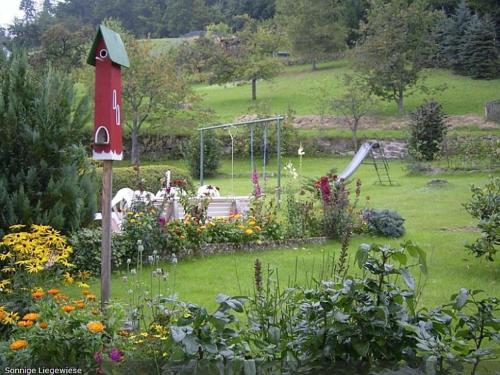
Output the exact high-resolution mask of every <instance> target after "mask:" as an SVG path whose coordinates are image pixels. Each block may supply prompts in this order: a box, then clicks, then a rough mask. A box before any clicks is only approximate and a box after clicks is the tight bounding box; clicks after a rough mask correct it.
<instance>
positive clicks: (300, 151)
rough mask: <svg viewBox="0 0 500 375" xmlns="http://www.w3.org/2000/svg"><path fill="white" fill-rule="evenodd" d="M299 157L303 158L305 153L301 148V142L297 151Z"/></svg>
mask: <svg viewBox="0 0 500 375" xmlns="http://www.w3.org/2000/svg"><path fill="white" fill-rule="evenodd" d="M297 154H299V156H304V155H305V154H306V153H305V152H304V147H302V142H300V146H299V150H298V151H297Z"/></svg>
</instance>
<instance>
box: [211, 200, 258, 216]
mask: <svg viewBox="0 0 500 375" xmlns="http://www.w3.org/2000/svg"><path fill="white" fill-rule="evenodd" d="M249 204H250V197H249V196H238V197H214V198H212V199H210V203H209V204H208V209H207V216H208V217H209V218H216V217H229V216H231V215H233V214H236V213H239V214H245V213H247V212H248V210H249Z"/></svg>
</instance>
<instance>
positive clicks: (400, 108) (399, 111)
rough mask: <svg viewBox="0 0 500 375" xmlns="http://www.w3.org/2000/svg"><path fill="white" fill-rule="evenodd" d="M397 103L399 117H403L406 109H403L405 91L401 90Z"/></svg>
mask: <svg viewBox="0 0 500 375" xmlns="http://www.w3.org/2000/svg"><path fill="white" fill-rule="evenodd" d="M397 103H398V115H400V116H401V115H403V113H404V107H403V89H402V88H400V89H399V92H398V98H397Z"/></svg>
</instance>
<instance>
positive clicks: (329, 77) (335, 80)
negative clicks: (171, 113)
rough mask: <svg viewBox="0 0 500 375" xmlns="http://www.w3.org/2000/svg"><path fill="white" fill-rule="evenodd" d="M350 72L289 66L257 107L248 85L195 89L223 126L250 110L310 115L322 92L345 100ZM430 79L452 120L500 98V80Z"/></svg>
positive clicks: (381, 108) (345, 67)
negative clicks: (344, 81)
mask: <svg viewBox="0 0 500 375" xmlns="http://www.w3.org/2000/svg"><path fill="white" fill-rule="evenodd" d="M350 72H352V70H351V68H350V67H349V61H348V60H340V61H334V62H328V63H324V64H321V65H319V69H318V70H317V71H312V70H311V67H310V65H299V66H291V67H286V68H285V69H284V71H283V72H282V73H281V74H280V75H279V76H278V77H276V78H275V79H274V80H272V81H269V82H268V81H259V82H258V84H257V99H258V100H257V103H252V101H251V100H250V93H251V87H250V85H249V84H248V83H242V84H233V85H226V86H218V85H213V86H209V85H196V86H195V87H194V88H195V91H196V92H197V93H198V94H200V95H201V96H202V98H203V103H204V105H205V106H206V107H209V108H212V109H213V110H214V111H215V112H216V113H217V115H218V117H219V118H218V120H219V121H232V120H234V118H236V117H238V116H241V115H242V114H245V113H249V112H254V110H252V109H251V107H252V105H255V104H257V105H259V106H262V107H265V108H266V109H268V110H269V111H270V112H274V113H286V112H287V110H288V108H291V109H292V110H293V111H295V114H296V115H299V116H301V115H311V114H318V113H319V111H320V110H319V106H318V103H319V102H320V100H319V99H320V98H321V94H319V93H320V92H321V90H323V91H325V90H326V92H327V93H328V96H329V97H331V98H334V97H337V96H340V95H342V93H343V92H344V90H345V87H344V86H343V82H342V75H343V74H345V73H350ZM426 76H427V79H426V84H427V85H428V86H429V87H431V88H434V89H435V88H439V87H440V86H443V85H445V86H446V89H444V90H443V91H439V92H436V93H434V94H433V95H432V97H433V98H435V99H436V100H438V101H439V102H440V103H441V104H442V105H443V107H444V110H445V112H446V113H447V114H449V115H465V114H476V115H482V114H483V113H484V104H485V102H487V101H490V100H493V99H498V98H500V79H496V80H473V79H470V78H467V77H463V76H458V75H454V74H453V73H451V72H450V71H447V70H439V69H429V70H428V71H427V72H426ZM427 97H428V96H426V95H425V94H423V93H421V92H415V93H413V94H411V93H410V94H409V95H408V97H407V98H406V100H405V110H406V111H407V112H409V111H411V110H412V109H414V108H415V107H416V106H418V105H420V104H421V103H422V102H423V100H424V99H425V98H427ZM375 115H378V116H382V117H386V116H395V115H396V105H395V104H394V103H391V102H385V101H381V102H379V103H378V104H377V106H376V110H375Z"/></svg>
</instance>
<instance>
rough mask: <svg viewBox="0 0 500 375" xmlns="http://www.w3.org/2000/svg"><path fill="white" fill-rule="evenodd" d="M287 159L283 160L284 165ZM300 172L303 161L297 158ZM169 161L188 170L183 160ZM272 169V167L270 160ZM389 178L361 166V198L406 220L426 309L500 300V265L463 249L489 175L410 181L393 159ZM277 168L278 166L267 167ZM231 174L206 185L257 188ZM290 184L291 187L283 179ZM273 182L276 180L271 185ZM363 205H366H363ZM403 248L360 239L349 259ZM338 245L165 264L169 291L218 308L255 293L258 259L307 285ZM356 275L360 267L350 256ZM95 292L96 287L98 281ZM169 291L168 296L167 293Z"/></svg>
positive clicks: (307, 162)
mask: <svg viewBox="0 0 500 375" xmlns="http://www.w3.org/2000/svg"><path fill="white" fill-rule="evenodd" d="M286 160H287V158H285V161H286ZM348 161H349V160H348V159H345V158H343V159H339V158H305V159H304V162H303V166H302V172H303V175H305V176H308V177H318V176H320V175H321V174H323V173H325V172H326V171H328V170H330V169H331V168H333V167H337V168H338V169H339V170H341V169H342V168H343V167H344V166H345V165H346V164H347V162H348ZM293 162H294V165H295V166H297V168H298V161H297V160H296V159H294V160H293ZM170 164H174V165H177V166H181V167H182V166H183V165H182V162H179V161H174V162H172V163H170ZM271 164H273V162H271ZM390 167H391V177H392V178H393V179H394V180H395V181H396V182H397V183H398V185H396V186H379V185H375V182H376V174H375V172H374V170H373V167H372V166H370V165H362V166H361V167H360V169H359V170H358V172H357V173H356V175H355V177H359V178H361V180H362V182H363V186H362V196H363V197H366V196H369V197H370V200H369V206H370V207H374V208H392V209H396V210H397V211H399V212H400V213H401V214H402V215H403V217H404V218H405V219H406V228H407V234H406V235H405V237H404V238H403V240H405V239H411V240H413V241H415V242H416V243H418V244H419V245H420V246H421V247H422V248H423V249H425V251H426V252H427V256H428V263H429V273H428V275H427V276H422V278H421V280H420V282H421V283H423V284H425V289H424V292H423V294H422V299H421V304H422V305H425V306H434V305H437V304H441V303H445V302H446V301H447V299H448V298H449V296H450V295H451V294H452V293H454V292H456V291H457V290H458V289H459V288H460V287H466V288H473V289H476V288H478V289H484V290H486V291H487V292H488V293H490V294H492V295H495V296H500V267H499V264H498V261H497V262H496V263H491V262H486V261H484V260H480V259H475V258H474V257H472V256H471V255H470V254H468V253H467V252H466V251H465V249H464V244H465V243H466V242H467V241H472V240H473V239H474V238H475V237H476V236H477V235H478V233H474V232H473V226H474V225H475V222H474V220H473V219H472V218H471V217H470V216H469V215H468V214H467V213H466V212H465V210H464V209H463V207H462V206H461V204H462V203H463V202H465V201H466V200H468V199H469V197H470V192H469V188H470V185H471V184H483V183H484V182H485V181H486V180H487V178H488V176H487V174H485V173H461V174H441V175H435V176H432V177H430V176H425V175H418V176H407V175H406V172H405V169H404V164H403V163H402V162H399V161H395V162H391V163H390ZM249 169H250V168H249V165H248V161H237V162H236V163H235V171H237V173H241V174H243V173H248V172H249ZM269 170H270V171H272V170H273V167H272V165H270V166H269ZM221 171H222V172H223V173H225V174H226V177H224V176H220V177H218V178H215V179H209V180H207V182H208V183H213V184H217V185H219V186H221V188H222V193H223V194H225V195H231V194H233V192H232V186H233V185H234V194H248V193H249V192H250V189H251V185H250V180H249V177H239V178H235V179H234V181H233V180H232V179H231V178H230V177H228V176H230V172H231V165H230V162H228V161H225V162H224V164H223V166H222V170H221ZM437 178H439V179H446V180H448V182H449V184H448V185H447V186H445V187H441V188H430V187H427V186H426V183H427V182H428V181H429V180H431V179H437ZM283 182H284V184H287V183H288V182H287V180H286V179H285V180H284V181H283ZM274 183H275V181H274V179H273V178H270V179H269V181H268V182H267V184H268V186H269V187H272V186H273V185H274ZM364 203H365V201H363V204H364ZM373 241H378V242H390V243H399V242H400V241H401V240H394V241H389V240H387V239H384V238H371V237H369V236H357V237H355V238H354V240H353V242H352V245H351V255H352V254H353V253H354V251H355V250H356V248H357V246H358V245H359V244H360V243H363V242H373ZM338 250H339V244H338V243H336V242H334V241H331V242H328V243H327V244H325V245H315V246H306V247H300V248H297V249H281V250H271V251H261V252H257V253H243V254H236V255H215V256H211V257H207V258H193V259H189V260H183V261H181V262H179V264H178V265H177V266H175V267H174V266H172V265H170V264H167V265H166V267H167V268H169V271H170V279H169V283H168V284H169V291H170V292H174V291H175V292H176V293H178V295H179V298H181V299H183V300H188V301H191V302H195V303H198V304H203V305H206V306H208V307H211V308H213V307H215V301H214V299H215V296H216V294H217V293H219V292H222V293H225V294H233V295H234V294H241V293H243V294H248V293H250V292H251V290H252V273H253V263H254V261H255V259H256V258H259V259H260V260H261V261H262V262H263V263H264V264H270V265H271V266H272V267H277V268H278V269H279V274H280V279H281V280H282V282H283V283H285V284H286V282H287V280H288V279H289V278H292V279H293V278H295V267H296V264H298V271H299V272H298V273H299V275H298V280H299V282H300V281H304V280H305V279H306V277H305V275H306V273H307V274H308V275H310V274H311V272H315V273H318V271H319V269H320V268H321V264H323V263H324V262H325V258H328V256H332V255H335V254H337V253H338ZM350 263H351V270H352V271H353V272H354V271H355V270H356V267H355V266H354V263H353V258H352V256H351V259H350ZM121 276H123V275H120V274H116V275H115V276H114V277H113V282H112V296H113V297H114V298H116V299H118V300H122V301H126V300H127V298H128V297H127V290H128V287H127V285H126V284H124V283H123V281H121ZM149 279H150V276H149V272H145V273H144V280H145V282H146V283H147V284H149ZM92 287H93V289H94V290H95V291H96V292H97V291H98V289H99V287H98V283H97V282H94V283H93V284H92ZM165 292H167V291H165Z"/></svg>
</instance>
